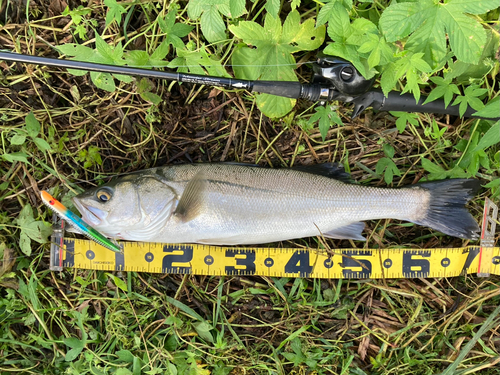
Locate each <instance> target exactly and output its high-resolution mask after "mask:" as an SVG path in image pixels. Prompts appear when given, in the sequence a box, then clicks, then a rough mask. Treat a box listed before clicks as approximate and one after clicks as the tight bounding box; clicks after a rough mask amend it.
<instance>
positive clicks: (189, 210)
mask: <svg viewBox="0 0 500 375" xmlns="http://www.w3.org/2000/svg"><path fill="white" fill-rule="evenodd" d="M206 185H207V180H206V179H205V177H204V175H203V173H202V172H199V173H197V174H196V175H195V176H194V177H193V178H192V179H191V181H189V182H188V184H187V185H186V188H185V189H184V192H183V193H182V196H181V199H180V200H179V204H178V205H177V208H176V209H175V213H174V214H175V216H177V217H179V218H180V219H181V220H182V221H183V222H184V223H187V222H189V221H191V220H193V219H194V218H196V217H197V216H198V215H199V214H200V212H201V210H202V209H203V192H204V191H205V187H206Z"/></svg>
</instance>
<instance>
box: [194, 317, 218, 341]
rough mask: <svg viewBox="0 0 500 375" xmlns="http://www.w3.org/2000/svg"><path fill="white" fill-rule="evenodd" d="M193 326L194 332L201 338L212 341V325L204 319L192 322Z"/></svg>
mask: <svg viewBox="0 0 500 375" xmlns="http://www.w3.org/2000/svg"><path fill="white" fill-rule="evenodd" d="M193 327H194V329H195V330H196V332H197V333H198V335H200V337H201V338H202V339H203V340H205V341H208V342H211V343H213V342H214V337H213V335H212V333H211V332H210V330H211V329H212V328H213V327H212V326H211V325H210V324H208V323H207V322H205V321H203V322H196V323H193Z"/></svg>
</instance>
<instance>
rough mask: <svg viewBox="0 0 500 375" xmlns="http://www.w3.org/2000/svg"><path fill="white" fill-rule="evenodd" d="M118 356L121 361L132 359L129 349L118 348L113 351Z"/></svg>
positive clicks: (130, 361)
mask: <svg viewBox="0 0 500 375" xmlns="http://www.w3.org/2000/svg"><path fill="white" fill-rule="evenodd" d="M115 354H116V355H117V356H118V359H119V360H120V361H122V362H127V363H132V362H133V361H134V358H135V357H134V355H133V354H132V353H131V352H130V351H129V350H124V349H122V350H118V351H117V352H116V353H115Z"/></svg>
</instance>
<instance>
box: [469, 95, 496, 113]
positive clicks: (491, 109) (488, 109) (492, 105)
mask: <svg viewBox="0 0 500 375" xmlns="http://www.w3.org/2000/svg"><path fill="white" fill-rule="evenodd" d="M474 115H476V116H481V117H488V118H498V117H500V96H497V97H496V98H495V99H493V100H491V101H490V102H488V103H487V104H486V106H485V107H484V108H483V109H481V110H480V111H478V112H476V113H474Z"/></svg>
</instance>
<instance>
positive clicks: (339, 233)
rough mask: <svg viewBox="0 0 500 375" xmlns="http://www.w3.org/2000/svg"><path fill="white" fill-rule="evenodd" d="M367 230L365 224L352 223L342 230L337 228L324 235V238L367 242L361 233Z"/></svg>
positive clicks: (359, 222)
mask: <svg viewBox="0 0 500 375" xmlns="http://www.w3.org/2000/svg"><path fill="white" fill-rule="evenodd" d="M363 229H365V223H363V222H361V221H358V222H356V223H351V224H348V225H345V226H343V227H340V228H335V229H332V230H329V231H328V232H325V233H323V236H324V237H327V238H335V239H339V240H358V241H366V238H365V237H363V235H362V234H361V232H363Z"/></svg>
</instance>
